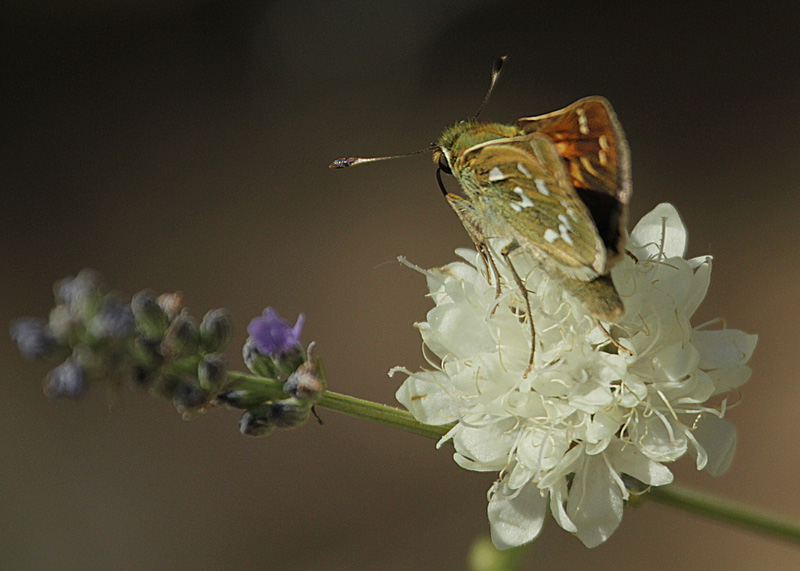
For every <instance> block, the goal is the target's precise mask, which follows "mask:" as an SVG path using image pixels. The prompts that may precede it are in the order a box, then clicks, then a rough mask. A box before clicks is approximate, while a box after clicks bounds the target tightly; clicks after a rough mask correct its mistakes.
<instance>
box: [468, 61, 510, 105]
mask: <svg viewBox="0 0 800 571" xmlns="http://www.w3.org/2000/svg"><path fill="white" fill-rule="evenodd" d="M505 61H506V56H502V57H499V58H497V59H496V60H495V61H494V65H493V66H492V82H491V83H490V84H489V90H488V91H487V92H486V95H485V96H484V98H483V101H482V102H481V106H480V107H478V112H477V113H475V115H473V116H472V120H473V121H474V120H475V119H477V118H478V115H480V114H481V111H483V106H484V105H486V102H487V101H489V96H490V95H491V94H492V91H494V86H495V84H496V83H497V78H498V77H500V71H501V70H502V69H503V64H504V63H505Z"/></svg>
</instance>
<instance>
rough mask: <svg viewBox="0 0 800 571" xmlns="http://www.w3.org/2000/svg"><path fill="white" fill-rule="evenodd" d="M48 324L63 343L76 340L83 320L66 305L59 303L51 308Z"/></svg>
mask: <svg viewBox="0 0 800 571" xmlns="http://www.w3.org/2000/svg"><path fill="white" fill-rule="evenodd" d="M47 325H48V326H49V327H50V329H51V330H52V332H53V335H55V336H56V338H57V339H59V340H60V341H61V342H62V343H69V342H70V341H74V340H75V339H76V337H77V333H78V331H80V329H81V327H82V321H81V320H80V318H78V317H77V316H75V315H73V314H72V313H70V311H69V309H67V306H66V305H57V306H55V307H54V308H53V309H51V310H50V315H49V316H48V319H47Z"/></svg>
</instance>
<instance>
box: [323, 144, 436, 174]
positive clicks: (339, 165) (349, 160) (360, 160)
mask: <svg viewBox="0 0 800 571" xmlns="http://www.w3.org/2000/svg"><path fill="white" fill-rule="evenodd" d="M435 148H436V147H435V146H434V145H430V146H428V147H425V148H424V149H420V150H418V151H414V152H413V153H403V154H402V155H387V156H385V157H342V158H341V159H336V160H335V161H333V162H332V163H331V164H330V165H328V168H331V169H343V168H346V167H354V166H356V165H363V164H364V163H373V162H375V161H386V160H389V159H399V158H401V157H410V156H412V155H419V154H421V153H428V152H430V151H432V150H434V149H435Z"/></svg>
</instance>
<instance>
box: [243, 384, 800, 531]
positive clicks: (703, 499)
mask: <svg viewBox="0 0 800 571" xmlns="http://www.w3.org/2000/svg"><path fill="white" fill-rule="evenodd" d="M229 375H237V376H240V377H245V376H247V377H249V378H251V379H256V378H258V377H253V376H251V375H242V374H241V373H229ZM262 380H263V381H264V382H271V381H270V380H269V379H262ZM317 406H319V407H323V408H327V409H330V410H335V411H336V412H340V413H342V414H346V415H348V416H352V417H355V418H361V419H364V420H372V421H375V422H378V423H380V424H383V425H385V426H391V427H392V428H397V429H400V430H404V431H406V432H410V433H412V434H418V435H420V436H424V437H426V438H431V439H434V440H438V439H440V438H441V437H442V436H444V435H445V434H446V433H447V431H448V430H449V427H448V426H433V425H430V424H423V423H421V422H419V421H417V420H415V419H414V417H413V416H412V415H411V414H410V413H408V412H406V411H403V410H400V409H397V408H394V407H390V406H386V405H383V404H378V403H375V402H371V401H368V400H363V399H359V398H356V397H352V396H348V395H343V394H339V393H335V392H332V391H325V392H324V393H323V395H322V398H321V399H320V401H319V402H318V403H317ZM645 497H648V498H650V499H652V500H653V501H655V502H657V503H660V504H664V505H668V506H672V507H674V508H677V509H680V510H683V511H687V512H690V513H694V514H697V515H700V516H703V517H705V518H707V519H711V520H714V521H719V522H722V523H726V524H729V525H732V526H736V527H739V528H741V529H746V530H750V531H754V532H756V533H759V534H761V535H765V536H769V537H773V538H775V539H778V540H781V541H785V542H788V543H794V544H797V545H800V523H798V522H796V521H793V520H791V519H789V518H786V517H785V516H782V515H779V514H775V513H771V512H768V511H765V510H762V509H759V508H755V507H753V506H748V505H744V504H741V503H738V502H734V501H731V500H728V499H725V498H721V497H719V496H715V495H712V494H709V493H707V492H699V491H696V490H691V489H689V488H686V487H684V486H678V485H675V484H671V485H668V486H654V487H652V488H650V490H649V492H648V493H647V495H646V496H645Z"/></svg>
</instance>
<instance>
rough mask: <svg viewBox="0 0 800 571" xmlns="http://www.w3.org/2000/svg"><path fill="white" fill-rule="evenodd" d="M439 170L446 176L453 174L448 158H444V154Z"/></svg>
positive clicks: (440, 160) (440, 159)
mask: <svg viewBox="0 0 800 571" xmlns="http://www.w3.org/2000/svg"><path fill="white" fill-rule="evenodd" d="M439 170H441V171H444V173H445V174H450V175H451V174H453V171H452V170H450V163H449V162H447V157H446V156H444V153H442V154H441V155H439Z"/></svg>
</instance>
